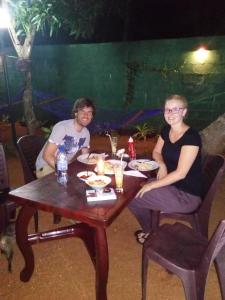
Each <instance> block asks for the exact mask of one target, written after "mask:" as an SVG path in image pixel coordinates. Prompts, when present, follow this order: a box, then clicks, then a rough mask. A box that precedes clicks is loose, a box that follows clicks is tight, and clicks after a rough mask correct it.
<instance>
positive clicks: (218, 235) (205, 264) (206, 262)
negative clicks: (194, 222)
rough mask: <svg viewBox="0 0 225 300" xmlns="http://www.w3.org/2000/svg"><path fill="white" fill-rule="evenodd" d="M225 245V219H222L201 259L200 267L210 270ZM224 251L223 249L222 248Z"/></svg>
mask: <svg viewBox="0 0 225 300" xmlns="http://www.w3.org/2000/svg"><path fill="white" fill-rule="evenodd" d="M224 245H225V220H222V221H220V223H219V224H218V226H217V228H216V230H215V231H214V233H213V235H212V237H211V239H210V241H209V243H208V246H207V248H206V251H205V252H204V255H203V257H202V260H201V264H200V267H202V268H204V269H205V270H208V269H209V267H210V265H211V263H212V262H213V261H214V259H215V258H216V256H217V255H218V253H219V252H220V251H221V249H222V248H223V247H224ZM222 251H223V250H222Z"/></svg>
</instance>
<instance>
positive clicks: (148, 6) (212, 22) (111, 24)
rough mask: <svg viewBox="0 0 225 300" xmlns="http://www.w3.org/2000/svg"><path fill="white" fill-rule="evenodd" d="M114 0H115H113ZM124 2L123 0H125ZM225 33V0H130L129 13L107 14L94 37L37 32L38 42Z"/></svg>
mask: <svg viewBox="0 0 225 300" xmlns="http://www.w3.org/2000/svg"><path fill="white" fill-rule="evenodd" d="M112 1H113V0H112ZM121 1H123V0H121ZM215 35H225V0H221V1H220V0H130V5H129V7H128V9H127V10H126V16H124V17H121V16H117V15H114V16H111V17H108V16H105V17H104V16H103V17H101V18H100V19H99V20H98V23H97V25H96V33H95V35H94V36H93V37H92V38H88V39H79V40H75V38H74V37H69V35H68V34H67V33H65V32H61V33H59V34H58V35H57V36H54V37H53V38H51V39H50V38H49V36H47V35H46V36H41V35H40V34H38V35H37V38H36V40H35V43H36V44H55V43H57V44H64V43H79V42H81V43H87V42H112V41H135V40H148V39H164V38H180V37H195V36H215Z"/></svg>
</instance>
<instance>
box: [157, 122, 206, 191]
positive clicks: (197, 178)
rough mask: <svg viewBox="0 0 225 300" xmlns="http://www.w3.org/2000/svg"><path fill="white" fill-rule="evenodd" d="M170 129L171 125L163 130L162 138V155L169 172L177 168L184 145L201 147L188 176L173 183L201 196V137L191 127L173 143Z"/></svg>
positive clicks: (181, 188)
mask: <svg viewBox="0 0 225 300" xmlns="http://www.w3.org/2000/svg"><path fill="white" fill-rule="evenodd" d="M169 131H170V126H169V125H167V126H165V127H164V128H163V129H162V132H161V138H162V139H163V140H164V145H163V148H162V157H163V160H164V162H165V164H166V166H167V171H168V173H170V172H172V171H175V170H176V168H177V164H178V160H179V157H180V152H181V148H182V146H185V145H192V146H198V147H199V151H198V154H197V156H196V159H195V161H194V162H193V165H192V166H191V168H190V170H189V172H188V173H187V175H186V177H185V178H184V179H181V180H179V181H177V182H175V183H173V185H174V186H176V187H177V188H178V189H180V190H182V191H184V192H187V193H189V194H192V195H196V196H201V192H202V174H201V147H202V143H201V137H200V135H199V133H198V132H197V131H196V130H195V129H193V128H191V127H190V128H189V129H188V130H187V131H186V132H185V133H184V134H183V136H182V137H181V138H180V139H179V140H177V141H176V142H175V143H172V142H171V141H170V139H169Z"/></svg>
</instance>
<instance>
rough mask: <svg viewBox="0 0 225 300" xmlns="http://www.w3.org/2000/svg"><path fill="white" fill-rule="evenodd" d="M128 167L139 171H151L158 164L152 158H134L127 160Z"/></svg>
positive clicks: (156, 167)
mask: <svg viewBox="0 0 225 300" xmlns="http://www.w3.org/2000/svg"><path fill="white" fill-rule="evenodd" d="M128 167H129V168H131V169H133V170H138V171H141V172H145V171H153V170H156V169H158V167H159V164H158V163H157V162H156V161H154V160H148V159H135V160H132V161H130V162H129V164H128Z"/></svg>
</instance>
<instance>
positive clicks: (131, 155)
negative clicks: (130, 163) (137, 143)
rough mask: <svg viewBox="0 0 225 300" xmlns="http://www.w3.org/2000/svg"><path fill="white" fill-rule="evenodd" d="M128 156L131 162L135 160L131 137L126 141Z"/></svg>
mask: <svg viewBox="0 0 225 300" xmlns="http://www.w3.org/2000/svg"><path fill="white" fill-rule="evenodd" d="M128 154H129V156H130V159H131V160H132V159H136V151H135V147H134V140H133V138H132V137H131V136H130V138H129V140H128Z"/></svg>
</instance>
